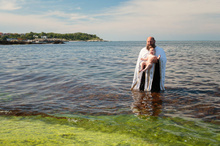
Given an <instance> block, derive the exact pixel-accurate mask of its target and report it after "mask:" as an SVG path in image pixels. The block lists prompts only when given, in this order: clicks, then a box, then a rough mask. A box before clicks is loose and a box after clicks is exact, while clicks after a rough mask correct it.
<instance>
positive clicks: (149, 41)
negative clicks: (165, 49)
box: [147, 37, 155, 46]
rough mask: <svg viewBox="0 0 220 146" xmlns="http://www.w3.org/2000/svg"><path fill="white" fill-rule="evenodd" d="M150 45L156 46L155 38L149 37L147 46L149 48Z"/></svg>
mask: <svg viewBox="0 0 220 146" xmlns="http://www.w3.org/2000/svg"><path fill="white" fill-rule="evenodd" d="M149 45H152V46H153V45H155V41H154V39H153V38H151V37H149V38H148V39H147V46H149Z"/></svg>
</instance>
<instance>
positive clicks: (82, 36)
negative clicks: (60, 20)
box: [0, 32, 102, 41]
mask: <svg viewBox="0 0 220 146" xmlns="http://www.w3.org/2000/svg"><path fill="white" fill-rule="evenodd" d="M43 36H46V37H47V38H48V39H50V38H56V39H65V40H68V41H79V40H81V41H87V40H102V39H101V38H99V37H98V36H96V35H94V34H87V33H81V32H78V33H66V34H60V33H53V32H50V33H45V32H41V33H35V32H30V33H25V34H18V33H11V34H6V35H3V36H2V37H1V38H0V40H7V38H14V39H20V40H33V39H39V38H41V37H43Z"/></svg>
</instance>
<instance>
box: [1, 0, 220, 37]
mask: <svg viewBox="0 0 220 146" xmlns="http://www.w3.org/2000/svg"><path fill="white" fill-rule="evenodd" d="M219 7H220V1H219V0H0V32H3V33H27V32H38V33H40V32H46V33H48V32H55V33H62V34H64V33H76V32H83V33H89V34H96V35H97V36H99V37H100V38H102V39H104V40H109V41H144V40H146V39H147V37H148V36H154V37H155V39H156V40H220V8H219Z"/></svg>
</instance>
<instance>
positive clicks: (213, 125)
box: [0, 41, 220, 145]
mask: <svg viewBox="0 0 220 146" xmlns="http://www.w3.org/2000/svg"><path fill="white" fill-rule="evenodd" d="M145 45H146V42H145V41H110V42H66V43H65V44H31V45H0V119H1V121H0V124H1V125H2V126H0V127H1V130H0V145H16V144H17V145H46V144H49V145H66V144H69V145H92V144H97V145H137V144H138V145H219V144H220V133H219V130H220V129H219V125H220V87H219V85H220V41H157V42H156V45H157V46H159V47H161V48H163V49H164V51H165V53H166V57H167V64H166V77H165V88H166V90H165V91H161V92H154V93H152V92H143V91H142V92H141V91H131V90H130V88H131V84H132V80H133V75H134V70H135V65H136V61H137V57H138V54H139V52H140V50H141V49H142V48H143V47H145ZM18 122H19V123H18ZM38 122H43V123H38ZM24 123H25V124H27V123H28V124H29V127H28V128H27V127H26V126H27V125H25V124H24ZM36 123H38V124H37V125H36ZM13 124H14V125H13ZM23 124H24V125H23ZM31 124H33V125H32V126H31ZM34 124H35V125H34ZM42 124H45V125H44V128H42V127H41V128H40V126H42ZM38 126H39V128H38V130H39V129H41V130H42V129H47V130H46V131H43V132H42V131H39V133H41V135H42V137H39V136H40V135H39V133H36V131H37V129H33V128H36V127H38ZM50 126H56V128H51V127H50ZM63 126H67V127H66V128H64V127H63ZM12 127H14V128H12ZM48 127H50V128H48ZM59 128H62V130H59ZM71 128H76V129H77V130H83V131H84V132H85V133H87V134H81V135H80V134H79V133H78V134H77V132H76V131H77V130H76V129H75V132H74V130H72V131H68V130H70V129H71ZM27 129H29V131H27ZM30 129H32V130H30ZM51 129H57V131H53V132H52V131H51ZM65 130H67V131H68V132H67V131H65ZM24 131H26V134H25V133H24ZM59 132H60V133H59ZM97 132H98V133H97ZM15 133H18V135H17V137H16V136H14V138H13V139H11V136H12V135H13V134H15ZM28 133H29V134H28ZM46 133H47V134H48V133H50V135H44V134H46ZM52 133H56V134H54V135H52ZM88 133H93V134H94V135H93V134H88ZM10 134H11V135H10ZM106 134H107V135H108V136H104V135H106ZM117 134H119V136H117ZM30 135H32V137H30ZM92 135H93V136H94V137H91V136H92ZM97 135H99V138H100V137H103V138H101V139H99V140H95V139H97V137H98V136H97ZM122 135H124V136H125V137H124V138H121V139H119V137H120V136H122ZM87 136H88V137H87ZM111 136H112V137H111ZM114 136H115V137H114ZM126 136H127V137H126ZM89 137H90V139H88V138H89ZM42 138H44V140H42Z"/></svg>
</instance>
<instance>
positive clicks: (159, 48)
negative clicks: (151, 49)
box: [155, 46, 163, 50]
mask: <svg viewBox="0 0 220 146" xmlns="http://www.w3.org/2000/svg"><path fill="white" fill-rule="evenodd" d="M155 49H158V50H163V48H161V47H158V46H156V47H155Z"/></svg>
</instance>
